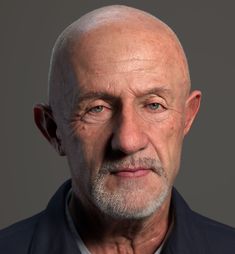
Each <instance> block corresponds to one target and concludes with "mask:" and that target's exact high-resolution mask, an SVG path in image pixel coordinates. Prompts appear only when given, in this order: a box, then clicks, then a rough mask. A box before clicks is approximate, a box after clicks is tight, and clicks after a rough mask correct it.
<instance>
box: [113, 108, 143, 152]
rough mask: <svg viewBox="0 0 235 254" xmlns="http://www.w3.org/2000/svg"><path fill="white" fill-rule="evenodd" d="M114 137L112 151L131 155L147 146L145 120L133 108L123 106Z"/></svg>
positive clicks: (114, 130)
mask: <svg viewBox="0 0 235 254" xmlns="http://www.w3.org/2000/svg"><path fill="white" fill-rule="evenodd" d="M115 125H116V126H114V129H113V137H112V149H114V150H121V151H122V152H124V153H126V154H131V153H134V152H137V151H139V150H142V149H144V148H145V147H146V145H147V137H146V135H145V130H144V124H143V119H141V117H140V116H138V114H137V112H136V110H135V109H134V107H133V106H130V105H129V106H123V107H122V110H121V111H120V113H119V115H118V119H117V121H116V123H115Z"/></svg>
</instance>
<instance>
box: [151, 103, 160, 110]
mask: <svg viewBox="0 0 235 254" xmlns="http://www.w3.org/2000/svg"><path fill="white" fill-rule="evenodd" d="M148 107H149V108H150V109H151V110H157V109H159V108H160V107H161V104H160V103H157V102H154V103H150V104H148Z"/></svg>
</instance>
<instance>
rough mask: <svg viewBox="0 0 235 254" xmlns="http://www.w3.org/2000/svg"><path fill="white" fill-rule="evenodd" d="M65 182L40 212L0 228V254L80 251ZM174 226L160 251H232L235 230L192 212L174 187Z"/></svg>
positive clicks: (197, 253) (70, 253) (207, 253)
mask: <svg viewBox="0 0 235 254" xmlns="http://www.w3.org/2000/svg"><path fill="white" fill-rule="evenodd" d="M70 188H71V181H67V182H66V183H64V184H63V185H62V186H61V187H60V189H59V190H58V191H57V192H56V194H55V195H54V196H53V197H52V199H51V200H50V202H49V204H48V206H47V208H46V209H45V210H44V211H42V212H41V213H39V214H37V215H35V216H33V217H31V218H29V219H26V220H24V221H21V222H18V223H16V224H14V225H12V226H10V227H8V228H6V229H3V230H1V231H0V254H80V252H79V250H78V247H77V244H76V240H75V239H74V237H73V234H72V233H71V231H70V229H69V226H68V223H67V220H66V211H65V200H66V195H67V193H68V191H69V190H70ZM171 207H172V209H173V210H174V227H173V229H172V231H171V233H170V235H169V237H168V238H167V241H166V242H165V244H164V247H163V249H162V252H161V254H235V229H233V228H231V227H229V226H226V225H223V224H221V223H218V222H215V221H213V220H211V219H208V218H206V217H204V216H201V215H199V214H197V213H195V212H193V211H192V210H191V209H190V208H189V207H188V205H187V204H186V203H185V201H184V200H183V198H182V197H181V196H180V194H179V193H178V192H177V191H176V189H173V191H172V203H171Z"/></svg>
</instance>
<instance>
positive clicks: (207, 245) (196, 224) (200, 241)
mask: <svg viewBox="0 0 235 254" xmlns="http://www.w3.org/2000/svg"><path fill="white" fill-rule="evenodd" d="M172 208H173V211H174V228H173V230H172V234H171V241H170V243H171V245H172V246H173V247H174V248H175V246H178V247H179V250H178V252H176V253H202V254H208V253H213V254H215V253H223V254H234V253H235V229H234V228H232V227H230V226H227V225H224V224H222V223H219V222H217V221H215V220H212V219H210V218H207V217H205V216H203V215H200V214H198V213H197V212H194V211H192V210H191V209H190V207H189V206H188V204H187V203H186V202H185V200H184V199H183V197H182V196H181V195H180V194H179V193H178V192H177V191H176V189H173V195H172ZM182 248H183V249H182ZM185 249H187V251H185Z"/></svg>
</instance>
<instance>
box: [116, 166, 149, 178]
mask: <svg viewBox="0 0 235 254" xmlns="http://www.w3.org/2000/svg"><path fill="white" fill-rule="evenodd" d="M151 171H152V170H151V169H150V168H122V169H119V170H115V171H113V172H111V174H112V175H115V176H119V177H127V178H131V177H142V176H145V175H147V174H148V173H150V172H151Z"/></svg>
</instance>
